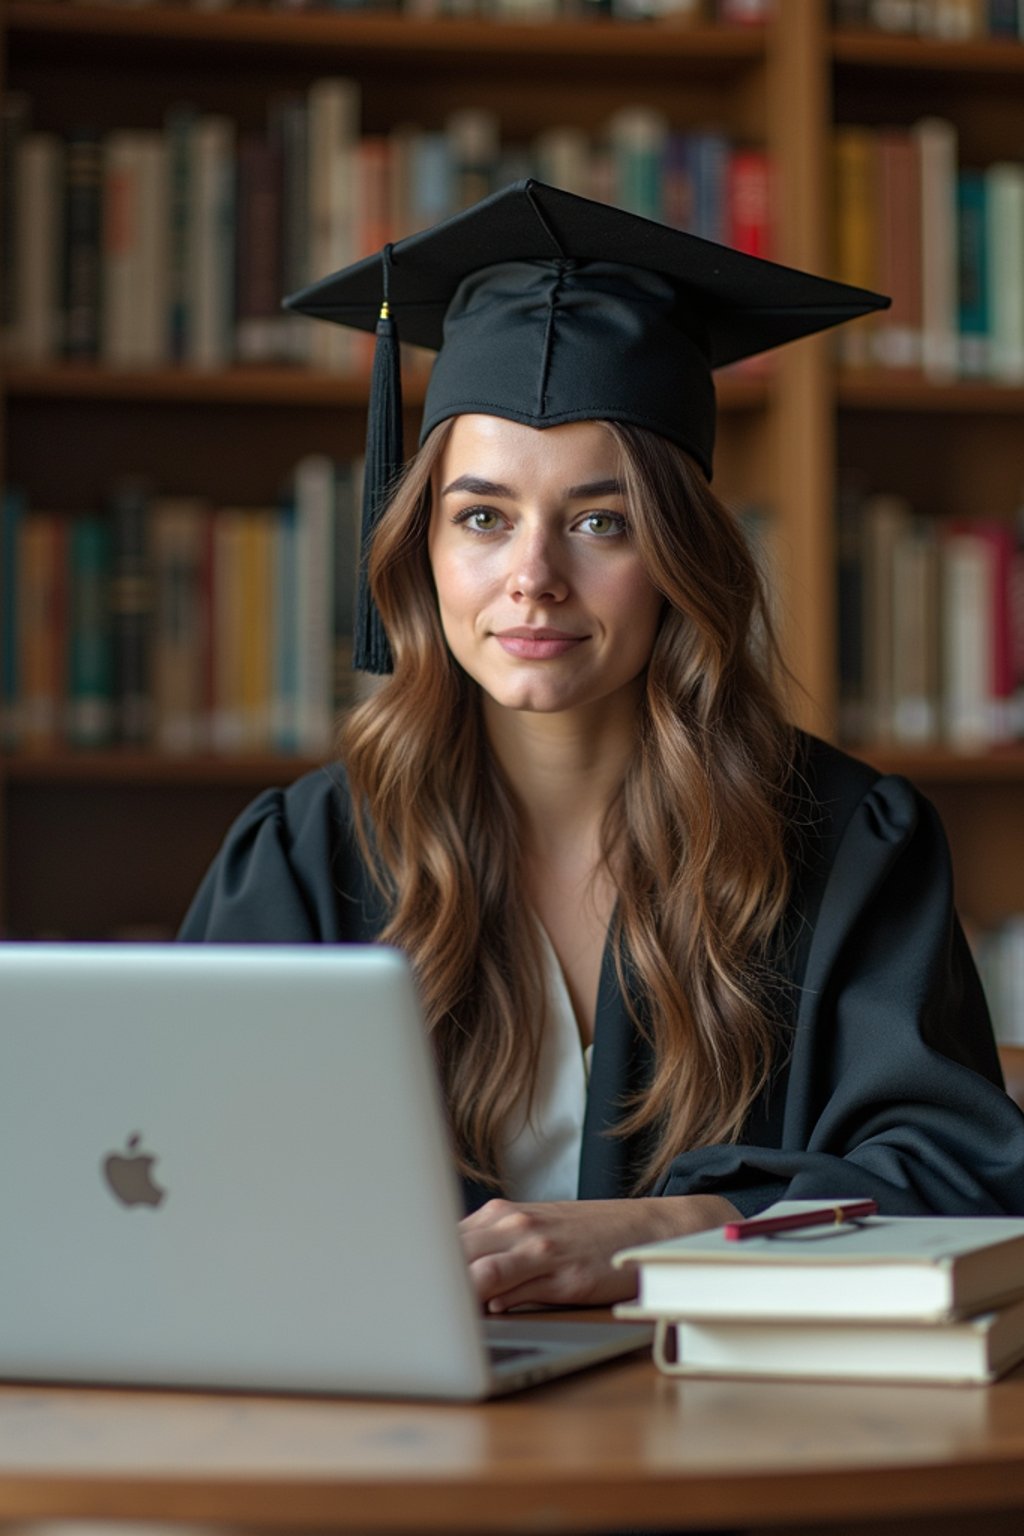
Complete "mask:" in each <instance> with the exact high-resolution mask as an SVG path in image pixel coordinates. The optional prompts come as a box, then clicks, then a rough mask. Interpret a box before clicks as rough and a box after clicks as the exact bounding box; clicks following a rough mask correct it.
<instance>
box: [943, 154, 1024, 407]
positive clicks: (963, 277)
mask: <svg viewBox="0 0 1024 1536" xmlns="http://www.w3.org/2000/svg"><path fill="white" fill-rule="evenodd" d="M986 201H987V184H986V181H985V177H984V176H983V175H982V174H981V172H979V171H961V172H960V174H959V175H958V177H957V253H958V277H959V293H958V309H959V329H960V372H961V373H962V374H964V375H965V376H967V377H975V378H979V377H980V378H983V377H985V375H987V374H988V372H989V370H990V355H989V353H990V340H989V337H990V320H989V301H988V266H989V256H988V216H987V212H986V206H985V205H986ZM1021 283H1022V288H1024V278H1022V279H1021Z"/></svg>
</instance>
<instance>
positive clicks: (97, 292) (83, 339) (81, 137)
mask: <svg viewBox="0 0 1024 1536" xmlns="http://www.w3.org/2000/svg"><path fill="white" fill-rule="evenodd" d="M102 185H103V150H102V145H101V143H100V140H99V138H98V136H97V135H96V134H94V133H90V132H86V131H84V130H81V131H77V132H75V133H72V134H71V135H70V137H69V139H68V143H67V153H66V159H65V184H64V274H63V311H64V323H63V352H64V356H65V357H69V358H78V359H82V360H84V361H88V362H94V361H95V360H96V359H97V358H98V357H99V354H100V304H101V299H102V285H103V255H102V251H103V201H102Z"/></svg>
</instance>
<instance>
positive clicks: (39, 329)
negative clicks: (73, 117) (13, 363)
mask: <svg viewBox="0 0 1024 1536" xmlns="http://www.w3.org/2000/svg"><path fill="white" fill-rule="evenodd" d="M15 159H16V165H15V170H16V177H15V180H16V189H15V207H16V214H17V218H16V223H15V227H14V243H15V266H14V285H15V295H16V304H17V313H16V319H15V324H14V334H13V337H12V354H13V355H14V356H15V357H17V358H18V360H19V361H21V362H27V363H46V362H51V361H53V360H54V359H55V358H57V357H58V356H59V355H60V350H61V260H62V256H63V250H64V231H63V227H62V224H63V220H62V213H63V198H62V196H61V188H62V186H63V182H64V172H63V164H64V145H63V143H62V142H61V140H60V139H59V138H58V137H57V135H56V134H53V133H26V134H25V136H24V137H23V139H22V140H21V143H20V144H19V145H18V147H17V150H16V152H15Z"/></svg>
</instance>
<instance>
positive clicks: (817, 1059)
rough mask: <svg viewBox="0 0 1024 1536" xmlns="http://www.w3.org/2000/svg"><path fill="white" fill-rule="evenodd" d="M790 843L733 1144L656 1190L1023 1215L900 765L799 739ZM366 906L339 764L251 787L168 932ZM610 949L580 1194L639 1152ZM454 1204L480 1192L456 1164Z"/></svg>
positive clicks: (1023, 1152) (326, 920)
mask: <svg viewBox="0 0 1024 1536" xmlns="http://www.w3.org/2000/svg"><path fill="white" fill-rule="evenodd" d="M793 787H794V796H795V805H794V816H795V817H796V823H795V824H796V825H798V826H799V827H800V829H801V830H800V853H799V857H798V859H797V862H796V866H795V879H794V888H793V896H792V900H791V903H790V909H789V915H788V919H787V925H786V931H787V935H788V936H789V939H790V942H789V943H788V944H787V947H786V954H787V959H786V966H787V975H786V977H785V978H784V979H783V997H784V999H788V1001H787V1002H786V1003H785V1004H784V1008H783V1012H784V1013H785V1014H787V1015H788V1016H787V1018H786V1019H785V1020H784V1028H786V1032H787V1034H788V1042H789V1043H788V1049H786V1050H785V1051H780V1058H781V1059H780V1060H779V1062H778V1064H777V1066H776V1068H775V1070H774V1072H773V1075H772V1079H771V1082H770V1084H769V1085H768V1087H767V1089H766V1090H765V1092H764V1093H763V1094H762V1095H761V1096H760V1098H759V1099H758V1100H757V1102H756V1103H755V1104H754V1106H753V1109H752V1111H751V1114H750V1116H749V1117H748V1121H747V1124H746V1126H745V1128H744V1133H743V1136H742V1138H741V1139H740V1141H739V1142H738V1143H736V1144H729V1145H716V1146H705V1147H699V1148H697V1149H695V1150H693V1151H690V1152H686V1153H684V1154H682V1155H681V1156H679V1157H677V1158H675V1160H674V1161H673V1162H672V1163H671V1165H670V1167H669V1168H668V1171H667V1173H666V1174H665V1175H664V1176H663V1177H662V1178H661V1179H660V1180H659V1181H658V1183H657V1185H656V1186H655V1189H654V1191H653V1192H654V1193H657V1194H667V1195H682V1194H696V1193H718V1194H722V1195H725V1196H727V1197H728V1199H730V1200H731V1201H732V1202H733V1203H734V1204H735V1205H736V1206H737V1207H738V1208H739V1209H740V1210H741V1211H743V1212H744V1213H746V1214H750V1213H752V1212H755V1211H758V1210H760V1209H762V1208H763V1207H764V1206H765V1205H768V1204H769V1203H770V1202H771V1201H773V1200H777V1199H781V1198H791V1199H800V1198H812V1199H817V1198H822V1197H825V1198H828V1197H832V1196H836V1197H839V1196H874V1197H875V1199H877V1201H878V1203H879V1207H880V1209H881V1210H882V1211H885V1212H891V1213H906V1214H913V1213H917V1212H938V1213H942V1214H950V1215H953V1214H970V1213H978V1214H981V1213H998V1212H1013V1213H1019V1214H1024V1115H1022V1114H1021V1112H1020V1111H1019V1110H1018V1109H1017V1107H1016V1106H1015V1105H1014V1104H1013V1102H1012V1101H1011V1100H1010V1099H1009V1098H1008V1097H1007V1096H1006V1095H1005V1094H1004V1093H1003V1092H1002V1089H1001V1082H1002V1078H1001V1073H1000V1068H999V1061H998V1056H997V1053H996V1049H995V1045H994V1042H993V1038H992V1031H991V1026H990V1023H989V1018H988V1012H987V1009H986V1005H985V1000H984V996H983V993H982V990H981V986H980V983H979V980H978V976H977V972H976V970H975V967H974V964H973V961H972V959H971V956H970V953H969V951H968V948H967V944H966V942H965V939H964V936H963V933H962V931H961V929H960V925H959V923H958V922H957V919H956V916H955V913H954V910H953V896H952V874H951V869H950V860H949V852H948V848H947V844H946V839H945V836H944V833H943V831H942V828H941V826H940V823H939V820H938V817H937V815H936V813H935V810H934V809H933V807H932V806H931V805H930V803H929V802H928V801H927V800H926V799H924V798H923V797H922V796H921V795H920V794H918V793H917V791H916V790H914V789H913V788H912V786H911V785H910V784H909V783H908V782H907V781H906V780H905V779H902V778H900V777H897V776H892V775H889V776H885V777H883V776H881V775H879V774H878V773H877V772H875V770H873V769H871V768H869V767H867V766H866V765H865V764H863V763H859V762H857V761H856V760H855V759H853V758H850V757H848V756H846V755H845V754H844V753H841V752H838V751H836V750H835V749H834V748H831V747H828V746H826V745H825V744H824V743H823V742H820V741H817V740H815V739H814V738H812V737H805V738H802V739H801V753H800V763H799V771H798V773H797V774H796V775H795V776H794V786H793ZM383 923H384V911H383V908H382V905H381V901H380V898H379V896H378V895H377V893H376V891H375V889H374V887H373V885H372V883H371V881H370V879H369V876H368V873H367V871H366V869H365V867H364V865H363V863H362V861H361V859H360V857H359V854H358V852H357V849H356V845H355V841H354V838H353V836H352V831H351V812H350V806H349V802H348V797H347V791H346V788H345V780H344V774H343V771H342V770H341V769H340V768H337V767H334V768H325V769H322V770H318V771H316V772H314V773H311V774H308V775H306V776H305V777H304V778H302V779H300V780H298V781H297V782H296V783H295V784H293V785H291V786H290V787H289V788H288V789H285V790H278V789H272V790H268V791H266V792H265V793H264V794H262V795H260V796H259V797H258V798H257V799H256V800H254V801H253V803H252V804H251V805H250V806H249V807H248V809H247V810H245V811H244V812H243V813H242V815H241V816H240V817H239V818H238V820H237V821H236V822H235V824H234V825H233V826H232V828H231V829H230V831H229V832H228V835H227V837H226V840H225V843H224V846H223V848H222V850H221V852H220V854H219V855H218V857H217V859H216V860H215V862H214V864H213V865H212V867H211V869H210V870H209V872H208V874H207V876H206V878H205V880H204V881H203V884H202V886H201V887H200V889H199V891H198V893H197V895H196V897H195V900H194V901H193V903H192V906H191V908H190V910H189V912H188V914H187V916H186V918H185V921H184V923H183V925H182V928H181V933H180V938H181V939H183V940H186V941H191V942H218V943H289V944H305V943H329V944H330V943H364V942H370V941H372V940H374V939H375V938H376V937H377V935H378V934H379V932H380V931H381V928H382V927H383ZM649 1070H650V1059H649V1052H648V1047H647V1046H646V1045H645V1043H644V1042H643V1040H642V1039H641V1038H640V1037H639V1036H638V1035H637V1032H636V1031H635V1029H634V1028H633V1027H632V1025H631V1023H630V1020H629V1016H628V1013H627V1010H626V1006H625V1002H624V999H623V998H622V996H621V993H620V991H619V988H618V984H617V981H616V976H615V967H614V962H613V957H612V955H611V953H610V949H609V950H606V953H605V957H604V965H603V968H602V976H601V984H600V991H599V997H598V1006H597V1015H596V1023H595V1037H594V1052H593V1061H592V1066H591V1079H590V1090H589V1096H588V1106H587V1114H586V1123H585V1127H584V1138H583V1150H582V1155H581V1163H580V1180H579V1194H580V1196H581V1197H582V1198H606V1197H610V1196H622V1195H626V1194H628V1193H629V1192H630V1190H631V1189H632V1187H633V1184H634V1181H635V1179H636V1176H637V1172H638V1169H639V1166H640V1159H641V1155H642V1151H643V1148H642V1147H641V1146H640V1145H638V1144H637V1142H635V1141H632V1142H631V1141H630V1140H623V1139H621V1138H612V1137H608V1136H606V1135H603V1134H602V1131H603V1130H605V1129H606V1128H607V1127H609V1126H611V1125H614V1124H615V1122H616V1120H617V1118H618V1117H619V1116H620V1114H621V1108H620V1105H621V1101H622V1097H623V1095H624V1094H627V1093H629V1092H630V1091H631V1090H632V1089H634V1088H636V1087H637V1086H642V1084H643V1083H644V1081H645V1080H646V1078H647V1075H648V1072H649ZM464 1193H465V1201H466V1208H467V1209H472V1208H474V1207H475V1206H477V1205H479V1204H481V1203H482V1201H483V1200H485V1199H487V1198H488V1197H489V1195H490V1193H492V1191H489V1190H487V1189H484V1188H483V1187H481V1186H478V1185H474V1184H472V1183H470V1182H468V1181H467V1183H466V1187H465V1191H464Z"/></svg>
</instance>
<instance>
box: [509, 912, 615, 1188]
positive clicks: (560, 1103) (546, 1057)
mask: <svg viewBox="0 0 1024 1536" xmlns="http://www.w3.org/2000/svg"><path fill="white" fill-rule="evenodd" d="M538 926H539V925H538ZM540 935H541V948H542V951H543V957H544V967H545V985H546V992H547V1004H548V1009H547V1021H546V1027H545V1030H544V1034H543V1036H542V1038H541V1043H540V1061H539V1063H538V1066H537V1083H536V1088H535V1091H534V1095H533V1104H532V1106H531V1107H530V1109H529V1111H528V1110H527V1106H525V1105H524V1106H523V1109H522V1111H521V1113H520V1112H518V1111H517V1112H516V1114H514V1115H513V1116H512V1118H511V1120H510V1123H509V1125H508V1127H507V1130H506V1138H505V1143H504V1146H503V1147H502V1148H501V1149H500V1150H499V1156H498V1171H499V1173H500V1176H501V1187H502V1190H503V1192H504V1194H505V1195H506V1196H507V1198H508V1199H509V1200H575V1199H576V1196H577V1192H578V1187H579V1174H580V1149H581V1147H582V1145H583V1117H584V1115H585V1114H586V1110H587V1085H588V1082H589V1079H590V1056H591V1052H592V1050H593V1047H592V1046H587V1047H586V1049H585V1050H584V1048H583V1043H582V1041H581V1040H580V1032H579V1026H578V1025H577V1023H576V1014H575V1011H574V1009H573V1006H572V999H571V998H570V996H569V988H568V986H567V985H566V980H565V975H564V973H563V971H562V967H561V965H560V964H559V960H558V956H557V955H556V954H555V950H554V946H553V945H552V943H551V940H550V939H549V938H548V936H547V934H546V933H545V931H544V929H543V928H540Z"/></svg>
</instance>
